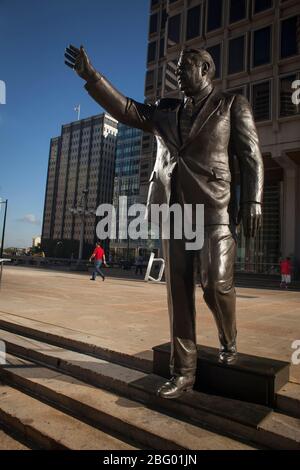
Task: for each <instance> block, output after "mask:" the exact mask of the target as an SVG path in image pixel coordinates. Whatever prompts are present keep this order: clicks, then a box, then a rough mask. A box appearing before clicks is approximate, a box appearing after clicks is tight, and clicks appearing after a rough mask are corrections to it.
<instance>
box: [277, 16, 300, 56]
mask: <svg viewBox="0 0 300 470" xmlns="http://www.w3.org/2000/svg"><path fill="white" fill-rule="evenodd" d="M299 52H300V16H293V17H292V18H288V19H286V20H283V21H282V22H281V58H282V59H284V58H286V57H291V56H293V55H296V54H299Z"/></svg>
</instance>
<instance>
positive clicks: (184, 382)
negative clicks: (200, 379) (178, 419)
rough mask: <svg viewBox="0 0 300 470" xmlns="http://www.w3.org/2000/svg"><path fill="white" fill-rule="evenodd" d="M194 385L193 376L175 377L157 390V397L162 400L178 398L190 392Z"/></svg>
mask: <svg viewBox="0 0 300 470" xmlns="http://www.w3.org/2000/svg"><path fill="white" fill-rule="evenodd" d="M194 383H195V377H194V376H193V375H188V376H186V375H178V376H174V377H172V378H171V379H170V380H169V381H168V382H166V383H165V384H164V385H162V386H161V387H160V388H159V389H158V390H157V395H158V396H159V397H161V398H178V397H180V396H181V395H182V394H183V393H184V392H190V391H191V390H192V389H193V385H194Z"/></svg>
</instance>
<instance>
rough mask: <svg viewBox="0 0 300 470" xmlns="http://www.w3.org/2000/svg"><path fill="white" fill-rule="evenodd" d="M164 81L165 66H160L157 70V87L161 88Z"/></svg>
mask: <svg viewBox="0 0 300 470" xmlns="http://www.w3.org/2000/svg"><path fill="white" fill-rule="evenodd" d="M162 82H163V68H162V67H159V69H158V72H157V88H161V86H162Z"/></svg>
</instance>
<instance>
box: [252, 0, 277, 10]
mask: <svg viewBox="0 0 300 470" xmlns="http://www.w3.org/2000/svg"><path fill="white" fill-rule="evenodd" d="M272 6H273V0H254V13H260V12H261V11H264V10H268V9H269V8H272Z"/></svg>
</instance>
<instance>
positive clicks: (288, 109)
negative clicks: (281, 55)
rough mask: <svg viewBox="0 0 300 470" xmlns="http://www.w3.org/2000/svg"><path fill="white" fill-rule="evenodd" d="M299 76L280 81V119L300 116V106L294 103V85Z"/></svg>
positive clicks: (284, 78) (291, 76)
mask: <svg viewBox="0 0 300 470" xmlns="http://www.w3.org/2000/svg"><path fill="white" fill-rule="evenodd" d="M297 78H298V77H297V75H296V74H295V75H289V76H287V77H283V78H281V79H280V112H279V116H280V117H287V116H295V115H296V114H300V105H296V104H294V103H293V101H292V94H293V93H294V91H295V90H294V89H293V88H292V84H293V82H294V81H295V80H297Z"/></svg>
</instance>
